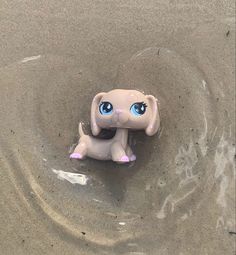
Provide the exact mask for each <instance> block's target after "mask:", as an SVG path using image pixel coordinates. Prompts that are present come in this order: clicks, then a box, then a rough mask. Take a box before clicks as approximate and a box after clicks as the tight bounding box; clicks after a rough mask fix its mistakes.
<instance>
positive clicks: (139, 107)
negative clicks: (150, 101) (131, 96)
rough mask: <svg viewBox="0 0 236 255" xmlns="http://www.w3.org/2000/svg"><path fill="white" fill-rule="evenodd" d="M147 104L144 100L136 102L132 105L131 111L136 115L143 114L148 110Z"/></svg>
mask: <svg viewBox="0 0 236 255" xmlns="http://www.w3.org/2000/svg"><path fill="white" fill-rule="evenodd" d="M146 108H147V105H146V104H145V103H144V102H141V103H134V104H133V105H132V106H131V107H130V111H131V113H132V114H133V115H135V116H140V115H143V114H144V113H145V112H146Z"/></svg>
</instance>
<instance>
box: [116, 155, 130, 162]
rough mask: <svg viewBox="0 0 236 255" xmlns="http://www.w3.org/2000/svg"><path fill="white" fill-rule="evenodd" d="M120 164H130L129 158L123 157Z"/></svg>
mask: <svg viewBox="0 0 236 255" xmlns="http://www.w3.org/2000/svg"><path fill="white" fill-rule="evenodd" d="M118 162H119V163H127V162H129V158H128V157H127V156H122V157H121V158H120V160H119V161H118Z"/></svg>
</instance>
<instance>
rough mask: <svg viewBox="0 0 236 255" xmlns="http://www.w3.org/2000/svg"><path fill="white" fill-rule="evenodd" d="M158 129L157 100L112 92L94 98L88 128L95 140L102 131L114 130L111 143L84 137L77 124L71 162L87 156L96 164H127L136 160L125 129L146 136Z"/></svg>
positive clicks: (146, 96) (140, 95)
mask: <svg viewBox="0 0 236 255" xmlns="http://www.w3.org/2000/svg"><path fill="white" fill-rule="evenodd" d="M159 127H160V116H159V110H158V104H157V99H156V98H155V97H154V96H151V95H144V94H143V93H141V92H139V91H137V90H125V89H115V90H111V91H109V92H107V93H105V92H102V93H99V94H97V95H96V96H95V97H94V99H93V102H92V106H91V128H92V133H93V135H94V136H96V135H98V134H99V133H100V131H101V129H103V128H104V129H110V128H116V134H115V136H114V137H113V138H112V139H109V140H103V139H98V138H95V137H91V136H88V135H85V134H84V132H83V129H82V124H81V123H80V124H79V135H80V139H79V143H78V145H77V146H76V148H75V150H74V152H73V153H72V154H71V155H70V158H74V159H84V158H85V157H86V156H88V157H91V158H95V159H99V160H113V161H115V162H118V163H126V162H129V161H134V160H136V156H135V155H134V153H133V151H132V149H131V148H130V146H129V144H128V129H133V130H140V129H144V130H145V132H146V134H147V135H149V136H152V135H154V134H155V133H156V132H157V131H158V129H159Z"/></svg>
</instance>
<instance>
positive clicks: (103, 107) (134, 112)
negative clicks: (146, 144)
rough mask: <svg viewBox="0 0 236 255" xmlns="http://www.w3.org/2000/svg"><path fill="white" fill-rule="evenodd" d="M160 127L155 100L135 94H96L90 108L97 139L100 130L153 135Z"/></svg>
mask: <svg viewBox="0 0 236 255" xmlns="http://www.w3.org/2000/svg"><path fill="white" fill-rule="evenodd" d="M159 127H160V116H159V111H158V104H157V99H156V98H155V97H153V96H151V95H147V96H146V95H144V94H143V93H141V92H139V91H137V90H125V89H115V90H111V91H109V92H107V93H105V92H102V93H99V94H97V95H96V96H95V97H94V99H93V102H92V106H91V128H92V133H93V135H98V134H99V132H100V131H101V129H102V128H105V129H109V128H130V129H136V130H137V129H139V130H140V129H144V130H145V132H146V134H147V135H149V136H151V135H154V134H155V133H156V132H157V131H158V129H159Z"/></svg>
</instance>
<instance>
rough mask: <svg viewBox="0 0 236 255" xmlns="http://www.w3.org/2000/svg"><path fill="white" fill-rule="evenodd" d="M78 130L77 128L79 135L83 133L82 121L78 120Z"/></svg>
mask: <svg viewBox="0 0 236 255" xmlns="http://www.w3.org/2000/svg"><path fill="white" fill-rule="evenodd" d="M78 130H79V135H80V137H81V136H83V135H85V133H84V131H83V127H82V123H81V122H80V123H79V127H78Z"/></svg>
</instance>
